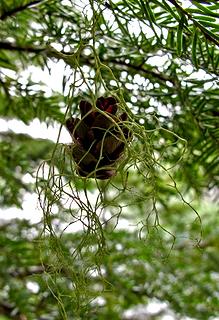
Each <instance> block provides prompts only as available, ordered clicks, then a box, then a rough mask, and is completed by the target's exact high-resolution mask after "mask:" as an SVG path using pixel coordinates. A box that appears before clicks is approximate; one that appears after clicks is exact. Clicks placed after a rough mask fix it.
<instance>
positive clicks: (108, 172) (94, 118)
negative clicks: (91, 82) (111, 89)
mask: <svg viewBox="0 0 219 320" xmlns="http://www.w3.org/2000/svg"><path fill="white" fill-rule="evenodd" d="M79 108H80V112H81V119H79V118H73V117H71V118H69V119H68V120H67V121H66V127H67V129H68V131H69V133H70V135H71V137H72V140H73V144H72V145H71V153H72V156H73V159H74V161H75V163H76V166H77V172H78V174H79V175H80V176H82V177H89V178H96V179H109V178H110V177H112V176H114V175H116V164H117V162H118V160H119V159H121V157H122V154H123V153H124V148H125V145H126V143H127V142H129V141H130V140H131V133H130V130H129V129H128V128H127V126H126V125H125V123H124V122H125V121H126V120H127V117H128V116H127V113H125V112H124V113H122V114H120V115H116V113H117V110H118V102H117V100H116V99H115V98H114V97H108V98H104V97H100V98H98V99H97V101H96V108H93V107H92V105H91V104H90V103H89V102H87V101H85V100H82V101H81V102H80V105H79ZM99 110H100V111H99Z"/></svg>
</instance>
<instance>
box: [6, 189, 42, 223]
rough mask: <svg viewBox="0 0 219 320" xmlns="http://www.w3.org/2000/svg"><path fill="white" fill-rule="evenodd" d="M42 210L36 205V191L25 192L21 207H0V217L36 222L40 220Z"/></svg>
mask: <svg viewBox="0 0 219 320" xmlns="http://www.w3.org/2000/svg"><path fill="white" fill-rule="evenodd" d="M42 217H43V214H42V210H40V209H39V206H38V195H37V194H36V193H33V194H30V193H25V195H24V199H23V203H22V209H19V208H16V207H11V208H7V209H1V211H0V219H3V220H11V219H17V218H19V219H25V220H29V221H31V222H32V223H37V222H40V221H41V220H42Z"/></svg>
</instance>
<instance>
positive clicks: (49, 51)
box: [0, 41, 175, 84]
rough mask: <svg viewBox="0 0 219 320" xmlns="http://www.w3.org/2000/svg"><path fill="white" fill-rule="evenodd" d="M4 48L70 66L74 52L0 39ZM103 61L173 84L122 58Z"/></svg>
mask: <svg viewBox="0 0 219 320" xmlns="http://www.w3.org/2000/svg"><path fill="white" fill-rule="evenodd" d="M1 49H4V50H12V51H19V52H28V53H36V54H37V53H44V54H45V55H46V56H48V57H50V58H57V59H59V60H60V59H63V60H64V61H65V63H66V64H68V65H70V66H71V67H72V66H73V64H74V61H73V56H74V53H65V52H60V51H57V50H56V49H54V48H53V47H50V46H48V47H46V48H45V47H44V48H42V47H41V48H36V47H31V46H17V45H16V44H14V43H10V42H6V41H1V42H0V50H1ZM80 59H81V61H83V62H85V63H86V64H88V65H90V66H94V63H95V61H94V59H92V58H89V57H87V56H84V55H82V54H81V55H80ZM102 62H103V63H106V64H109V63H113V64H115V65H119V66H123V67H126V68H131V69H133V70H136V71H138V72H140V73H144V74H146V75H147V76H148V75H149V76H151V77H153V78H156V79H158V80H160V81H165V82H166V81H170V82H171V83H173V84H175V81H174V79H173V78H171V77H168V76H166V75H164V74H161V73H157V72H155V71H152V70H148V69H145V68H144V66H142V65H139V66H138V65H135V64H132V63H126V62H125V61H122V60H116V59H114V58H112V59H111V58H109V59H103V60H102Z"/></svg>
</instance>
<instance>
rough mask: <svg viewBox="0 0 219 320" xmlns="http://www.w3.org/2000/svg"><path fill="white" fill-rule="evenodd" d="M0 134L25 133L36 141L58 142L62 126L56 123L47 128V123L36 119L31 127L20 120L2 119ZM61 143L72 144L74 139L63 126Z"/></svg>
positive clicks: (0, 121)
mask: <svg viewBox="0 0 219 320" xmlns="http://www.w3.org/2000/svg"><path fill="white" fill-rule="evenodd" d="M0 128H1V129H0V132H7V131H12V132H14V133H16V134H19V133H23V134H28V135H30V136H31V137H33V138H35V139H49V140H52V141H53V142H57V140H58V134H59V130H60V124H58V123H54V125H49V126H47V125H46V123H44V122H40V121H39V120H38V119H34V120H33V121H31V122H30V124H29V125H26V124H24V123H23V122H22V121H20V120H15V119H14V120H8V121H6V120H3V119H0ZM59 142H60V143H71V142H72V139H71V136H70V134H69V133H68V131H67V129H66V128H65V127H64V126H63V127H62V129H61V134H60V138H59Z"/></svg>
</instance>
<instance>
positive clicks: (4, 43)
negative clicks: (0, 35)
mask: <svg viewBox="0 0 219 320" xmlns="http://www.w3.org/2000/svg"><path fill="white" fill-rule="evenodd" d="M1 49H3V50H11V51H20V52H32V53H39V52H42V51H45V48H36V47H30V46H17V45H16V44H15V43H12V42H7V41H1V42H0V50H1Z"/></svg>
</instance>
